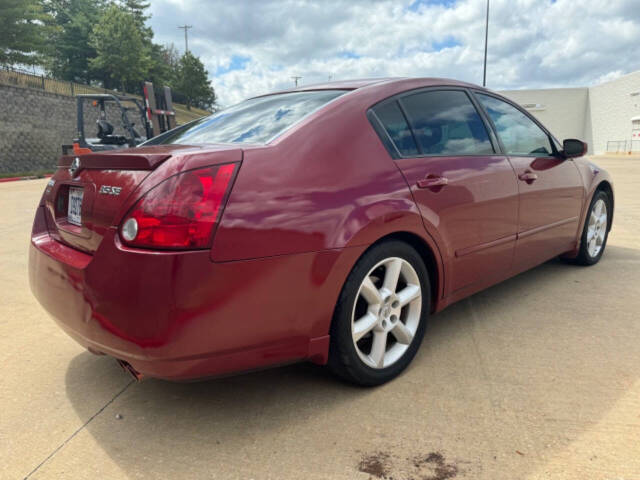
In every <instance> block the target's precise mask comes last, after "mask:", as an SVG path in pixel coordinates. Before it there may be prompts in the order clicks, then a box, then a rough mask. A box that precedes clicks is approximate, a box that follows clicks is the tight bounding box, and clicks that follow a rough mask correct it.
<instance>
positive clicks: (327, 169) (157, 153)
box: [29, 78, 614, 385]
mask: <svg viewBox="0 0 640 480" xmlns="http://www.w3.org/2000/svg"><path fill="white" fill-rule="evenodd" d="M586 152H587V145H586V144H585V143H583V142H581V141H580V140H576V139H566V140H564V141H563V142H559V141H558V140H556V138H554V136H553V135H552V134H551V133H550V132H549V130H547V129H546V128H545V127H544V126H543V125H542V124H541V123H540V122H539V121H538V120H537V119H536V118H534V117H533V116H531V115H530V114H529V113H528V112H527V111H526V110H524V109H522V108H521V107H520V106H518V105H517V104H515V103H513V102H512V101H510V100H508V99H506V98H504V97H502V96H500V95H498V94H496V93H494V92H491V91H489V90H486V89H484V88H481V87H478V86H476V85H472V84H467V83H462V82H458V81H453V80H444V79H435V78H423V79H409V78H406V79H376V80H364V81H347V82H334V83H327V84H322V85H314V86H306V87H302V88H297V89H295V90H290V91H284V92H279V93H273V94H269V95H264V96H259V97H255V98H251V99H248V100H246V101H244V102H242V103H240V104H237V105H235V106H233V107H230V108H227V109H225V110H222V111H220V112H217V113H215V114H213V115H211V116H208V117H205V118H203V119H200V120H197V121H195V122H192V123H189V124H186V125H183V126H180V127H178V128H176V129H174V130H171V131H169V132H166V133H164V134H162V135H160V136H158V137H156V138H154V139H152V140H150V141H148V142H147V143H146V144H144V145H142V146H140V147H138V148H133V149H126V150H117V151H111V152H107V153H88V154H84V155H77V156H73V155H71V156H63V157H62V158H61V159H60V161H59V165H58V168H57V171H56V173H55V175H54V176H53V178H52V179H51V180H50V181H49V183H48V185H47V186H46V189H45V191H44V194H43V196H42V199H41V201H40V204H39V206H38V208H37V213H36V216H35V221H34V225H33V232H32V236H31V246H30V259H29V260H30V262H29V274H30V283H31V288H32V290H33V293H34V294H35V296H36V297H37V299H38V300H39V302H40V303H41V304H42V306H43V307H44V308H45V309H46V310H47V311H48V312H49V314H50V315H51V317H52V318H53V319H54V320H55V321H56V322H57V323H58V324H59V325H60V327H61V328H62V329H63V330H64V331H66V332H67V333H68V334H69V335H70V336H71V337H72V338H74V339H75V340H76V341H78V342H79V343H80V344H81V345H83V346H84V347H86V348H87V349H88V350H90V351H91V352H93V353H96V354H106V355H109V356H111V357H114V358H115V359H117V360H118V361H119V362H120V363H121V365H123V366H124V367H125V368H126V369H127V370H128V371H129V372H130V373H132V374H133V375H134V376H136V377H137V378H141V377H142V376H145V375H146V376H151V377H159V378H165V379H173V380H184V379H195V378H201V377H209V376H217V375H222V374H229V373H233V372H241V371H248V370H253V369H257V368H263V367H267V366H274V365H279V364H284V363H289V362H293V361H303V360H308V361H312V362H315V363H318V364H328V366H329V367H330V368H331V370H332V371H334V372H335V373H336V374H337V375H339V376H340V377H342V378H344V379H346V380H348V381H351V382H354V383H357V384H361V385H377V384H381V383H383V382H386V381H388V380H391V379H392V378H394V377H396V376H397V375H398V374H400V373H401V372H402V371H403V370H404V369H405V367H407V365H408V364H409V363H410V362H411V360H412V358H413V357H414V355H415V354H416V351H417V349H418V348H419V346H420V343H421V340H422V338H423V336H424V334H425V328H426V326H427V322H428V319H429V317H430V316H431V315H432V314H435V313H436V312H438V311H440V310H442V309H443V308H445V307H446V306H448V305H450V304H452V303H453V302H456V301H458V300H460V299H462V298H465V297H467V296H469V295H471V294H473V293H475V292H478V291H480V290H482V289H485V288H487V287H489V286H491V285H493V284H496V283H498V282H501V281H503V280H505V279H506V278H508V277H511V276H513V275H516V274H518V273H520V272H523V271H525V270H527V269H530V268H532V267H535V266H536V265H539V264H541V263H543V262H546V261H547V260H549V259H551V258H553V257H556V256H562V257H563V258H564V259H566V260H567V261H569V262H573V263H577V264H581V265H593V264H595V263H597V262H598V261H599V260H600V259H601V257H602V255H603V253H604V250H605V246H606V243H607V235H608V232H609V231H610V229H611V222H612V218H613V207H614V196H613V187H612V182H611V179H610V177H609V175H608V174H607V173H606V172H605V171H604V170H603V169H602V168H600V167H598V166H596V165H594V164H593V163H591V162H590V161H588V160H587V159H586V158H584V155H585V154H586ZM517 300H518V299H517V298H514V299H513V301H514V302H515V301H517Z"/></svg>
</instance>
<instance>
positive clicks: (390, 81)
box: [260, 77, 484, 96]
mask: <svg viewBox="0 0 640 480" xmlns="http://www.w3.org/2000/svg"><path fill="white" fill-rule="evenodd" d="M403 84H406V85H407V86H411V88H416V87H417V86H421V87H429V86H436V85H438V86H442V85H444V86H458V87H473V88H477V89H481V90H484V88H483V87H481V86H479V85H475V84H473V83H468V82H462V81H459V80H454V79H451V78H437V77H383V78H363V79H354V80H338V81H334V82H324V83H315V84H310V85H303V86H300V87H296V88H291V89H286V90H280V91H278V92H272V93H269V94H267V95H274V94H277V93H288V92H305V91H312V90H357V89H360V88H364V87H373V88H376V87H380V88H388V87H389V86H395V87H399V86H402V85H403ZM260 96H263V95H260Z"/></svg>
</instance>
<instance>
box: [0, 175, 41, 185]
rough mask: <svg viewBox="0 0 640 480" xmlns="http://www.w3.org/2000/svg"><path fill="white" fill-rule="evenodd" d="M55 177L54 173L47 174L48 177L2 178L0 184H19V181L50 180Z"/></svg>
mask: <svg viewBox="0 0 640 480" xmlns="http://www.w3.org/2000/svg"><path fill="white" fill-rule="evenodd" d="M50 177H53V173H47V174H46V175H39V176H36V175H29V176H26V177H7V178H0V183H5V182H17V181H18V180H37V179H39V178H50Z"/></svg>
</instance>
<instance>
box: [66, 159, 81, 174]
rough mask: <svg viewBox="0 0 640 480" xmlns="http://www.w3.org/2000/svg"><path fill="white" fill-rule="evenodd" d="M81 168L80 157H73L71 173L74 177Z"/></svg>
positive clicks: (70, 167)
mask: <svg viewBox="0 0 640 480" xmlns="http://www.w3.org/2000/svg"><path fill="white" fill-rule="evenodd" d="M79 169H80V159H79V158H78V157H76V158H74V159H73V162H71V165H70V166H69V173H70V174H71V176H72V177H73V176H74V175H75V174H76V172H77V171H78V170H79Z"/></svg>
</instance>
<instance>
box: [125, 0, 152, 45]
mask: <svg viewBox="0 0 640 480" xmlns="http://www.w3.org/2000/svg"><path fill="white" fill-rule="evenodd" d="M150 5H151V3H147V2H144V1H143V0H123V1H122V8H123V9H124V10H125V11H126V12H128V13H130V14H131V15H133V18H135V20H136V25H137V26H138V29H140V32H141V33H142V37H143V38H144V39H145V40H147V41H149V42H151V39H152V38H153V30H152V29H151V27H147V26H146V22H147V20H149V19H150V18H151V15H147V13H146V10H147V8H149V6H150Z"/></svg>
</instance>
